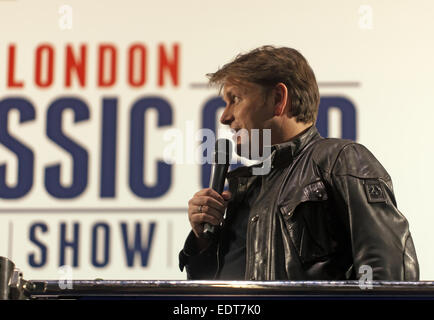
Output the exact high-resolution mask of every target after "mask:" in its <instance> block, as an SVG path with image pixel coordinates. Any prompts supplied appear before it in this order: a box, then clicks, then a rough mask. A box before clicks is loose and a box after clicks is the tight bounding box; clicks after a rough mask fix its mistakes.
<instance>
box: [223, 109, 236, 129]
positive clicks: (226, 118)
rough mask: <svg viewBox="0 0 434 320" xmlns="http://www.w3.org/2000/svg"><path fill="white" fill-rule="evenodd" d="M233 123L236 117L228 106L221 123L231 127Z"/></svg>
mask: <svg viewBox="0 0 434 320" xmlns="http://www.w3.org/2000/svg"><path fill="white" fill-rule="evenodd" d="M232 121H234V115H233V113H232V111H231V109H230V108H229V106H226V107H225V109H224V110H223V113H222V116H221V117H220V123H221V124H225V125H228V126H230V125H231V123H232Z"/></svg>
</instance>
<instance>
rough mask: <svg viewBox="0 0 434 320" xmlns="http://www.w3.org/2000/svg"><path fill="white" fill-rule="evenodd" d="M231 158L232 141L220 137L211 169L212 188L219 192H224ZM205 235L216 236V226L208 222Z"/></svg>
mask: <svg viewBox="0 0 434 320" xmlns="http://www.w3.org/2000/svg"><path fill="white" fill-rule="evenodd" d="M231 158H232V142H231V141H230V140H228V139H218V140H217V141H216V143H215V151H214V164H213V168H212V171H211V179H210V185H211V189H213V190H215V191H217V192H218V193H219V194H222V192H223V189H224V186H225V179H226V173H227V172H228V169H229V162H230V160H231ZM203 235H204V237H205V238H207V239H211V238H214V237H215V236H216V226H214V225H212V224H210V223H207V222H206V223H205V224H204V228H203Z"/></svg>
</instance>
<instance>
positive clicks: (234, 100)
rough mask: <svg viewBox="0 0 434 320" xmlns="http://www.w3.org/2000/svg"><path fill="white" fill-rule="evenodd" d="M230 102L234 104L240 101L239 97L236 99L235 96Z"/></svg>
mask: <svg viewBox="0 0 434 320" xmlns="http://www.w3.org/2000/svg"><path fill="white" fill-rule="evenodd" d="M232 100H233V102H234V103H238V102H240V101H241V99H240V97H237V96H234V97H233V99H232Z"/></svg>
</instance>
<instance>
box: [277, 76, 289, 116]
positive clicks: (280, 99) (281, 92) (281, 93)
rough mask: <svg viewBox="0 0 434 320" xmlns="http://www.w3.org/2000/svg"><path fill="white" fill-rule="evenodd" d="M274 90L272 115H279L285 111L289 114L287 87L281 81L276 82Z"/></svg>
mask: <svg viewBox="0 0 434 320" xmlns="http://www.w3.org/2000/svg"><path fill="white" fill-rule="evenodd" d="M273 92H274V115H275V116H281V115H283V114H284V113H285V112H287V113H288V114H289V110H288V109H290V108H291V100H290V99H289V95H288V88H287V87H286V85H285V84H284V83H282V82H279V83H278V84H276V86H275V87H274V89H273Z"/></svg>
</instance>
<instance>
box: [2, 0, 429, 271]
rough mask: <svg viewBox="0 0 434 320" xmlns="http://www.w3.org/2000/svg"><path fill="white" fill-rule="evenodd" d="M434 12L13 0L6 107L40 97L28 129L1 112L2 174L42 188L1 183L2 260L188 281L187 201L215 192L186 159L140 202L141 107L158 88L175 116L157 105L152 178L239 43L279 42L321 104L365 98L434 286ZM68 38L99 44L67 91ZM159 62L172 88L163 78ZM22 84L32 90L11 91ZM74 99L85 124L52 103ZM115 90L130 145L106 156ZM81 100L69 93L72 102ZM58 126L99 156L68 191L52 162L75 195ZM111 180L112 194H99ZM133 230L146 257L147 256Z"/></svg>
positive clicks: (243, 47) (149, 151) (378, 6)
mask: <svg viewBox="0 0 434 320" xmlns="http://www.w3.org/2000/svg"><path fill="white" fill-rule="evenodd" d="M64 5H67V7H63V6H64ZM433 13H434V3H433V2H432V1H402V0H401V1H392V0H390V1H389V0H382V1H367V2H364V1H337V0H333V1H331V0H329V1H319V0H318V1H313V0H310V1H288V0H285V1H275V0H270V1H266V2H264V1H252V0H248V1H247V0H239V1H229V0H220V1H204V0H201V1H199V0H197V1H196V0H194V1H193V0H183V1H168V0H158V1H113V0H110V1H109V0H107V1H85V0H74V1H69V2H68V1H57V0H52V1H49V0H44V1H30V0H16V1H14V0H9V1H2V0H0V35H1V37H0V103H1V101H6V99H8V98H20V99H23V100H24V101H27V102H28V103H29V105H30V107H27V108H24V107H23V108H24V109H25V110H30V111H29V112H30V114H29V115H28V118H27V120H26V121H24V122H21V123H20V114H19V112H18V109H14V108H12V109H11V111H10V112H9V113H2V114H1V115H2V116H3V118H4V120H3V121H4V122H1V123H3V124H7V125H4V126H3V128H0V130H1V134H0V139H2V141H1V142H0V165H6V167H5V168H6V169H5V172H6V173H5V179H4V180H5V182H6V185H7V186H8V188H12V189H13V187H14V186H16V185H17V183H18V180H19V179H22V181H23V183H24V184H25V181H27V183H30V187H29V186H28V190H27V191H26V192H22V194H21V195H19V196H17V198H15V199H7V197H6V196H4V194H6V195H11V194H12V193H11V192H9V191H8V190H6V189H7V188H5V189H4V190H0V192H2V195H3V196H2V197H3V198H1V199H0V237H1V240H0V255H2V256H8V257H9V258H11V259H12V260H13V261H14V262H15V263H16V265H17V266H18V267H19V268H21V269H22V270H23V272H24V276H25V278H26V279H56V278H58V277H59V275H60V274H59V270H58V268H59V266H60V265H63V264H67V265H72V271H73V277H74V278H76V279H94V278H104V279H184V278H185V274H183V273H181V272H180V271H179V270H178V268H177V254H178V251H179V250H180V248H181V247H182V244H183V241H184V238H185V236H186V235H187V233H188V231H189V225H188V219H187V214H186V207H187V201H188V199H189V198H190V197H191V196H192V195H193V193H195V192H196V191H197V190H198V189H200V188H202V184H201V171H200V170H201V167H200V165H198V164H175V165H173V167H172V169H171V176H170V177H169V180H168V183H166V184H164V183H163V184H164V186H163V187H161V188H160V189H159V190H160V192H161V194H160V195H154V196H153V197H151V198H144V197H143V195H142V196H140V195H137V194H136V193H135V192H134V191H133V189H134V188H133V187H131V184H130V182H129V174H130V173H129V170H130V168H131V165H130V162H129V161H130V158H131V156H130V143H131V135H130V129H131V123H132V121H131V114H132V110H133V109H134V108H133V107H134V106H135V105H136V104H135V103H136V102H137V101H139V100H140V99H147V98H150V97H157V98H158V99H160V100H158V101H160V102H161V101H163V102H165V103H166V105H168V108H169V109H170V110H171V119H170V117H169V116H168V113H167V112H166V113H165V114H164V112H163V113H162V115H163V117H166V118H167V119H166V120H167V123H168V125H167V126H162V127H158V126H157V121H158V114H157V112H156V111H155V109H150V110H149V111H148V112H146V113H145V120H144V121H145V128H143V127H141V129H142V132H145V140H144V146H145V149H144V150H145V151H143V150H140V149H139V150H138V152H139V155H135V156H133V157H136V158H137V157H141V156H142V155H143V157H144V158H145V168H144V181H145V184H147V185H148V186H155V184H156V183H157V178H158V177H157V174H156V172H157V170H156V168H157V167H156V161H158V160H159V159H160V160H161V158H162V156H163V149H164V144H165V143H166V142H164V139H163V137H164V133H165V132H166V131H167V130H168V129H173V128H178V129H181V130H182V131H183V132H184V133H185V135H186V136H187V131H188V129H186V128H187V125H186V123H190V124H191V123H192V124H193V127H194V128H193V129H199V128H200V127H201V126H202V112H203V109H204V105H205V104H206V103H207V102H209V101H210V100H211V99H213V98H215V97H216V95H217V92H216V90H215V89H209V88H207V87H206V86H203V84H205V83H206V78H205V74H206V73H208V72H213V71H215V70H216V69H217V68H218V67H219V66H221V65H223V64H224V63H226V62H228V61H229V60H231V59H233V58H234V57H235V55H236V54H238V53H239V52H246V51H248V50H250V49H253V48H255V47H257V46H260V45H264V44H272V45H277V46H290V47H293V48H296V49H298V50H299V51H300V52H301V53H302V54H303V55H304V56H305V57H306V58H307V59H308V61H309V62H310V64H311V66H312V68H313V70H314V71H315V74H316V77H317V80H318V82H319V84H320V93H321V96H322V97H344V98H345V99H347V100H348V101H350V102H351V103H352V104H353V106H354V107H355V110H356V140H357V141H358V142H360V143H362V144H364V145H365V146H367V147H368V148H369V149H370V150H371V151H372V152H373V153H374V154H375V155H376V157H377V158H378V159H379V160H380V161H381V162H382V164H383V165H384V166H385V168H386V169H387V170H388V172H389V173H390V175H391V176H392V179H393V182H394V187H395V194H396V198H397V202H398V208H399V209H400V210H401V211H402V212H403V213H404V215H405V216H406V217H407V219H408V220H409V223H410V230H411V232H412V235H413V239H414V242H415V246H416V250H417V254H418V258H419V263H420V268H421V279H424V280H433V279H434V256H433V254H432V248H431V246H432V245H433V244H434V235H433V234H434V233H433V231H432V230H433V226H434V218H433V216H432V209H431V202H432V201H431V199H432V190H431V181H432V180H433V173H432V171H431V165H432V163H434V151H433V148H432V146H431V144H432V142H431V137H432V136H433V134H432V133H431V130H432V124H431V123H432V118H433V116H434V108H433V98H434V93H433V90H432V74H434V61H433V58H432V57H433V56H434V42H433V41H431V38H432V32H433V29H434V22H432V16H433ZM104 44H111V45H113V47H114V49H115V51H116V53H117V59H116V61H117V64H116V70H117V73H116V81H115V83H114V84H113V85H111V86H109V87H101V86H99V85H98V67H97V66H98V63H99V60H98V50H99V48H100V46H101V45H104ZM134 44H139V45H141V46H142V47H144V48H145V49H144V50H145V51H146V58H145V61H146V63H145V74H146V77H145V80H144V83H143V85H140V86H139V87H132V86H131V85H130V84H129V82H128V72H129V71H128V70H129V69H128V68H129V65H128V63H127V61H128V59H127V58H128V53H129V49H130V48H131V46H132V45H134ZM43 45H48V46H49V48H51V49H46V48H45V49H40V50H42V51H43V52H44V54H43V55H42V56H43V59H42V60H41V61H42V64H41V70H42V71H41V74H42V75H46V72H47V70H48V67H47V66H48V65H49V64H48V63H47V60H46V57H47V56H46V55H45V54H47V52H49V51H50V50H51V52H52V53H53V79H52V83H51V84H50V83H49V79H48V78H46V77H45V76H42V77H41V79H40V82H41V81H42V83H44V82H45V83H47V81H48V83H49V84H48V85H47V87H46V88H44V87H41V86H39V85H38V82H37V81H36V80H35V77H38V76H39V73H38V71H37V70H36V67H35V66H36V63H35V59H38V55H37V50H38V48H41V46H43ZM67 45H71V46H72V48H73V52H74V53H75V54H76V55H77V56H79V48H80V45H85V47H86V50H87V51H86V57H87V59H86V68H85V73H84V74H85V75H84V79H85V84H84V86H80V84H79V81H78V78H77V75H76V73H72V86H71V87H66V85H65V76H66V71H65V68H66V58H65V56H66V53H65V52H66V47H67ZM160 46H161V47H162V49H161V50H163V53H164V54H161V52H160ZM11 47H13V48H14V50H15V52H14V54H15V63H14V64H12V62H11V51H10V50H11V49H10V48H11ZM175 48H177V49H175ZM176 50H178V51H177V55H176V54H175V51H176ZM165 56H166V57H167V61H168V63H166V64H164V57H165ZM162 59H163V60H162ZM135 61H136V60H135ZM161 61H163V64H162V65H163V68H162V70H163V83H159V75H158V74H159V69H161V67H160V66H161ZM165 66H168V67H165ZM170 66H172V69H170ZM12 68H13V69H14V74H13V79H12V78H11V72H12V71H11V69H12ZM106 68H107V70H109V69H110V68H109V67H107V66H106ZM171 71H172V73H171ZM47 79H48V80H47ZM136 79H137V78H136ZM17 83H22V87H13V86H14V84H15V85H16V84H17ZM71 97H72V98H75V99H77V100H79V101H81V102H83V105H84V107H83V109H84V110H85V111H86V110H88V113H89V114H88V115H87V116H86V112H84V116H83V117H84V118H83V119H82V121H79V122H74V113H73V112H72V110H71V109H67V110H65V112H64V113H63V114H62V117H61V118H50V121H48V120H47V117H48V114H51V115H53V114H54V113H55V109H56V107H55V106H53V107H52V110H51V111H50V110H49V109H50V108H49V107H50V105H52V104H53V102H55V101H56V100H57V99H66V98H71ZM103 99H114V100H112V101H115V103H116V106H117V116H116V118H115V120H114V123H115V124H116V127H117V130H116V133H117V139H116V140H109V141H108V142H107V144H106V146H110V145H113V141H117V144H116V148H114V149H110V148H109V149H110V150H112V151H113V153H112V154H110V156H107V155H106V156H105V157H107V158H104V157H102V156H101V154H102V152H101V149H102V145H103V141H102V134H101V132H102V126H103V125H102V121H103V112H102V110H103ZM77 100H76V101H77ZM147 101H148V100H147ZM154 102H155V101H154ZM14 103H15V104H16V103H17V102H16V101H15V102H14ZM20 103H21V104H23V103H24V102H23V101H21V102H20ZM71 103H72V102H71V101H69V102H65V105H66V107H68V108H69V107H70V106H71ZM72 104H73V103H72ZM5 105H6V104H3V105H2V107H4V106H5ZM24 109H23V110H24ZM31 110H34V115H32V112H31ZM104 110H106V111H107V110H114V109H110V107H107V109H104ZM107 112H108V111H107ZM133 115H134V114H133ZM6 117H7V118H6ZM53 117H54V116H53ZM133 118H134V116H133ZM53 119H57V121H56V120H53ZM60 119H61V120H60ZM0 121H2V119H0ZM188 121H189V122H188ZM107 123H109V122H107ZM56 125H57V126H59V127H60V126H61V132H63V134H64V135H65V136H67V137H69V140H71V141H72V142H71V143H73V144H74V143H75V145H78V146H80V148H81V149H80V150H84V151H85V153H87V159H88V170H87V174H86V171H85V170H84V171H83V172H84V173H83V172H82V174H81V176H80V177H79V178H77V179H81V181H83V179H84V177H86V176H87V181H85V182H84V187H83V185H82V187H83V188H82V190H80V191H79V192H77V194H76V195H75V196H72V197H71V198H69V199H65V198H61V197H59V196H58V195H57V196H56V195H53V194H52V193H53V192H52V193H50V192H49V191H48V190H47V187H46V183H45V182H44V181H45V179H46V178H47V174H46V173H45V172H46V171H45V169H46V167H50V166H53V165H56V164H60V165H61V169H60V184H61V185H63V186H64V188H66V189H67V187H68V186H70V185H71V184H73V179H72V168H73V163H74V158H73V156H72V155H71V153H70V152H68V151H66V150H65V149H64V148H62V147H61V146H59V142H58V141H57V142H55V141H53V140H51V139H50V138H49V132H51V131H50V130H54V131H56V128H57V127H56ZM340 127H341V126H340V114H339V112H331V113H330V117H329V135H330V136H335V137H339V136H340V135H341V131H340ZM110 132H113V131H110ZM56 134H57V136H59V132H57V133H54V135H55V136H56ZM2 135H3V136H2ZM5 135H6V136H5ZM9 136H10V137H13V138H14V139H15V140H16V141H19V142H21V144H22V145H24V148H25V149H26V150H29V151H30V153H31V154H33V155H34V161H33V181H31V182H29V181H30V180H31V179H30V180H29V177H28V176H27V177H23V176H22V177H21V178H18V171H19V169H18V163H19V161H18V159H20V156H19V155H17V154H16V153H15V152H13V151H12V150H11V148H10V147H8V146H7V145H5V143H4V141H6V140H7V138H8V137H9ZM185 139H186V140H185V141H186V142H187V143H188V142H189V140H188V137H186V138H185ZM15 146H17V143H16V142H15ZM22 156H23V155H22ZM23 157H24V156H23ZM102 158H104V159H109V160H107V162H104V163H106V164H107V165H108V166H109V165H110V164H112V163H113V160H114V159H116V165H115V171H113V170H112V171H110V170H109V171H108V172H115V177H116V179H115V181H114V182H108V183H107V180H102V178H101V167H102V164H101V161H106V160H102ZM27 159H29V158H28V153H27ZM77 159H78V158H77ZM77 159H75V160H76V162H77V163H78V162H82V161H81V160H80V161H77ZM78 164H79V165H82V164H83V163H78ZM20 170H25V169H20ZM23 172H24V171H23ZM138 172H140V171H138ZM106 173H107V172H106ZM160 178H161V179H163V178H162V177H160ZM77 181H78V180H77ZM77 181H75V182H77ZM109 181H113V180H110V179H109ZM107 185H109V187H108V189H109V191H107V190H106V189H104V188H106V187H107ZM102 186H103V187H102ZM112 186H113V187H112ZM102 189H104V190H106V191H105V192H108V194H109V196H107V197H102V196H101V190H102ZM51 190H53V189H51ZM56 190H57V191H58V190H59V188H57V189H55V188H54V193H56ZM74 228H75V229H74ZM137 228H140V229H137ZM74 230H75V231H76V233H74ZM139 236H140V237H139ZM134 239H136V240H137V241H138V242H136V249H137V250H138V251H141V252H138V251H137V252H136V254H134V241H135V240H134ZM74 255H75V259H74ZM62 256H63V259H62Z"/></svg>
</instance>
